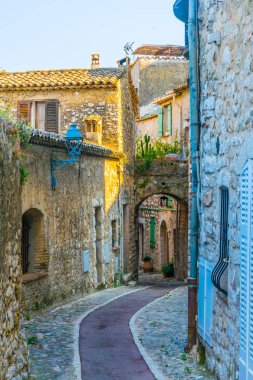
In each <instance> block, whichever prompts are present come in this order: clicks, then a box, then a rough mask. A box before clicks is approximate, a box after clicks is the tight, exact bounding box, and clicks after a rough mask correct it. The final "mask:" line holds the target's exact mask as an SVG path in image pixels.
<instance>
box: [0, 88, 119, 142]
mask: <svg viewBox="0 0 253 380" xmlns="http://www.w3.org/2000/svg"><path fill="white" fill-rule="evenodd" d="M47 99H57V100H59V133H64V134H65V133H66V131H67V129H68V128H69V125H70V123H71V122H74V123H76V124H77V125H78V126H79V127H80V128H81V127H83V126H84V121H83V119H84V117H87V116H89V115H98V116H101V117H102V145H106V146H110V147H113V148H114V149H119V146H120V135H119V129H118V128H117V123H118V111H119V110H118V108H119V107H118V106H119V104H118V103H119V100H120V98H119V97H118V89H117V87H112V88H110V87H108V88H90V89H80V90H69V89H66V90H65V89H63V90H51V91H49V90H48V91H30V92H29V91H25V92H22V91H14V92H6V93H3V92H0V101H2V103H3V104H4V105H9V104H11V110H12V112H13V114H14V115H16V114H17V102H18V101H20V100H30V101H38V100H39V101H44V100H47Z"/></svg>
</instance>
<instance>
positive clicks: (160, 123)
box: [158, 108, 163, 137]
mask: <svg viewBox="0 0 253 380" xmlns="http://www.w3.org/2000/svg"><path fill="white" fill-rule="evenodd" d="M162 135H163V108H159V109H158V137H162Z"/></svg>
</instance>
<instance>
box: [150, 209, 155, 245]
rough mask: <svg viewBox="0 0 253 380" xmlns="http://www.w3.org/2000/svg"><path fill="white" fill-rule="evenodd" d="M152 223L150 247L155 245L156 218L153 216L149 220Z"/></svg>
mask: <svg viewBox="0 0 253 380" xmlns="http://www.w3.org/2000/svg"><path fill="white" fill-rule="evenodd" d="M149 225H150V247H151V248H154V247H155V218H154V217H153V216H152V217H151V218H150V221H149Z"/></svg>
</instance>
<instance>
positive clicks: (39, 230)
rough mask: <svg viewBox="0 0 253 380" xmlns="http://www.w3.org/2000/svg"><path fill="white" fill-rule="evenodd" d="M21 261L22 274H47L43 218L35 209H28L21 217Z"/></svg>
mask: <svg viewBox="0 0 253 380" xmlns="http://www.w3.org/2000/svg"><path fill="white" fill-rule="evenodd" d="M21 261H22V270H23V274H27V273H34V272H47V269H48V251H47V245H46V239H45V228H44V217H43V214H42V212H41V211H39V210H37V209H35V208H32V209H29V210H28V211H26V212H25V213H24V214H23V216H22V239H21Z"/></svg>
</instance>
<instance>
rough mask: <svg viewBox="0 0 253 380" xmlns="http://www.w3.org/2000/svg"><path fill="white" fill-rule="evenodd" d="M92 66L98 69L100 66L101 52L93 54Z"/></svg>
mask: <svg viewBox="0 0 253 380" xmlns="http://www.w3.org/2000/svg"><path fill="white" fill-rule="evenodd" d="M91 68H92V69H98V68H99V54H98V53H95V54H91Z"/></svg>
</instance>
